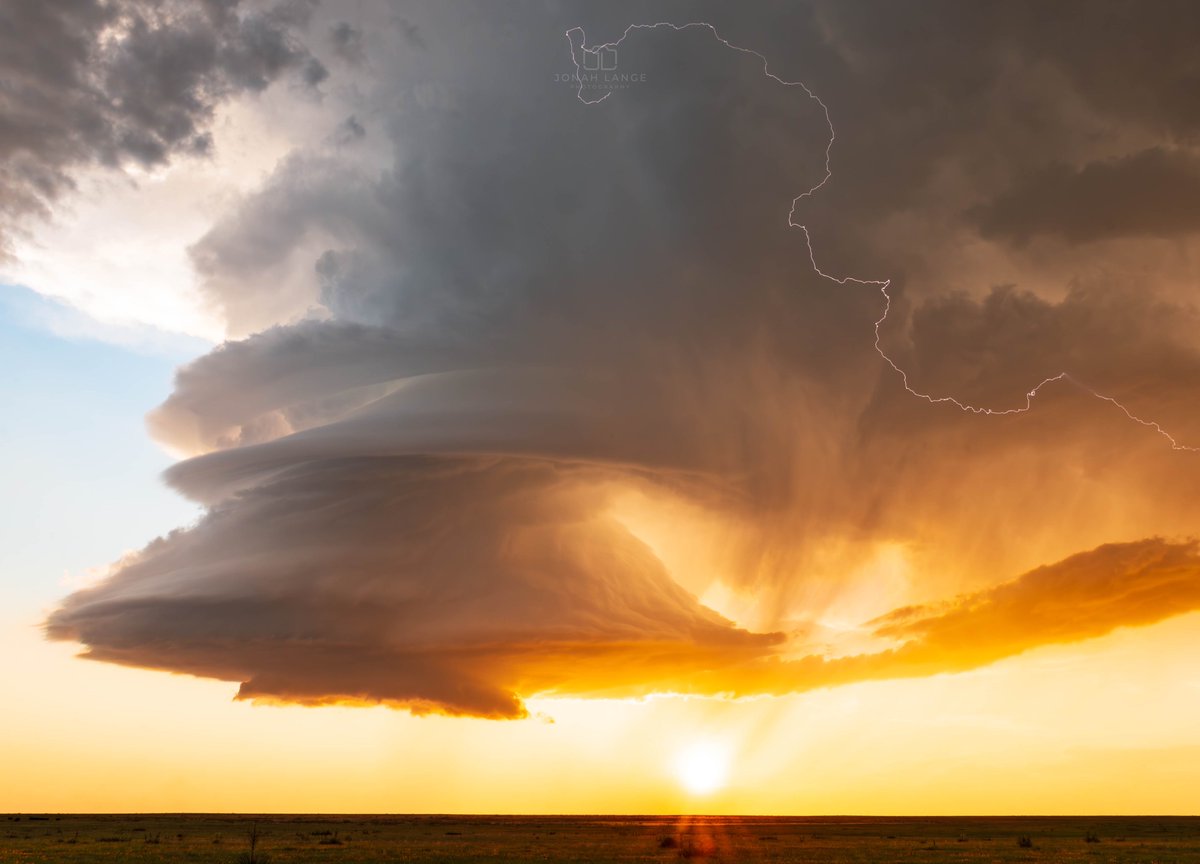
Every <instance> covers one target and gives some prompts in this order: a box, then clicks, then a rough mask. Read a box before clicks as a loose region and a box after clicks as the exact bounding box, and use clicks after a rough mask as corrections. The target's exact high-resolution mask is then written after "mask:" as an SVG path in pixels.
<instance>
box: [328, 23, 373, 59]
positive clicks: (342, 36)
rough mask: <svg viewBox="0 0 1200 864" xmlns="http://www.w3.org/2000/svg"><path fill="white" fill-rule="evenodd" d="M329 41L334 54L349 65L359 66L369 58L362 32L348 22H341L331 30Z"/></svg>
mask: <svg viewBox="0 0 1200 864" xmlns="http://www.w3.org/2000/svg"><path fill="white" fill-rule="evenodd" d="M329 41H330V44H332V45H333V53H334V54H336V55H337V56H338V57H341V58H342V59H343V60H345V61H346V62H347V63H351V64H354V65H357V64H359V63H362V62H363V60H365V59H366V57H367V55H366V51H365V49H364V48H363V33H362V30H360V29H358V28H357V27H355V26H354V25H353V24H351V23H350V22H348V21H339V22H337V23H336V24H334V25H333V26H332V27H330V28H329Z"/></svg>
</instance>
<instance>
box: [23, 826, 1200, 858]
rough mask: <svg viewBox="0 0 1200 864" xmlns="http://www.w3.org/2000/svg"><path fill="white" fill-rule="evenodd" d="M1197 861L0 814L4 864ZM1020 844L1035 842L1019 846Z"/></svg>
mask: <svg viewBox="0 0 1200 864" xmlns="http://www.w3.org/2000/svg"><path fill="white" fill-rule="evenodd" d="M252 826H257V831H258V834H259V840H258V842H257V849H256V856H255V861H256V862H260V864H289V862H310V861H316V862H341V864H361V862H375V861H384V862H392V861H408V862H426V861H429V862H472V861H549V862H566V861H571V862H584V861H586V862H606V861H612V862H616V861H679V860H681V859H699V860H707V861H738V862H743V861H744V862H757V861H762V862H767V861H780V862H783V861H811V862H823V864H841V862H858V864H874V862H880V864H885V862H902V861H903V862H934V861H936V862H1008V861H1017V862H1073V861H1079V862H1094V864H1102V862H1138V864H1184V862H1197V864H1200V817H1177V816H1170V817H1048V818H1036V817H1003V818H876V817H811V818H781V817H686V816H685V817H638V816H627V817H626V816H623V817H568V816H561V817H525V816H337V817H332V816H280V815H269V816H228V815H150V816H80V815H58V816H56V815H53V814H51V815H32V816H31V815H28V814H25V815H8V816H0V862H6V864H7V862H46V864H49V862H55V864H59V862H61V864H75V862H79V864H99V862H118V861H120V862H125V861H129V862H213V864H217V862H220V864H235V862H248V861H249V860H250V858H249V857H248V856H249V851H250V841H249V835H250V831H251V828H252ZM1021 838H1028V843H1029V844H1030V845H1027V846H1023V845H1022V840H1021Z"/></svg>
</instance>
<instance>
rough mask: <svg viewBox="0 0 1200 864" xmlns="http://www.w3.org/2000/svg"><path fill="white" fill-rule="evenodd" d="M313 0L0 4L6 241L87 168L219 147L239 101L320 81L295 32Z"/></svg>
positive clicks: (147, 162) (0, 227)
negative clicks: (217, 113)
mask: <svg viewBox="0 0 1200 864" xmlns="http://www.w3.org/2000/svg"><path fill="white" fill-rule="evenodd" d="M311 7H312V4H311V3H308V2H287V3H281V4H278V5H276V6H272V7H267V8H259V7H253V8H245V7H242V6H241V5H240V4H238V3H236V2H233V3H223V2H206V3H201V4H187V3H180V2H152V0H145V2H143V0H121V2H101V0H72V2H68V3H42V2H38V0H12V2H8V3H5V4H4V5H3V7H2V8H0V75H2V76H3V78H4V80H5V82H6V83H5V87H4V88H3V91H2V92H0V117H2V118H3V119H2V120H0V165H2V167H0V190H3V200H4V205H3V207H2V208H0V211H2V212H0V219H2V220H3V223H2V224H0V242H4V243H5V244H6V245H7V242H8V241H7V240H5V239H4V238H5V236H6V235H9V234H10V233H11V232H12V231H13V230H19V229H20V225H21V224H22V221H23V220H24V219H25V218H26V217H29V216H31V215H33V216H42V217H44V216H47V215H49V213H50V209H51V205H52V204H53V202H54V201H55V199H57V198H58V197H59V196H60V195H61V194H62V193H63V192H65V191H66V190H68V189H71V188H72V186H73V181H72V177H73V175H74V172H75V171H77V170H78V169H79V168H81V167H85V166H90V165H103V166H109V167H119V166H122V165H137V166H141V167H151V166H154V165H161V164H163V163H165V162H167V161H168V160H169V159H171V158H173V157H175V156H179V155H203V154H205V153H207V152H208V150H209V148H210V147H211V137H210V136H209V134H208V131H207V126H208V124H209V122H210V121H211V119H212V117H213V112H214V110H215V109H216V106H217V105H218V104H219V103H220V102H221V101H222V100H223V99H226V98H228V97H230V96H231V95H233V94H236V93H239V92H245V91H259V90H262V89H264V88H266V87H267V86H268V85H269V84H270V83H271V82H273V81H275V80H277V79H278V78H280V77H281V76H283V75H284V74H287V73H288V72H290V71H293V70H297V71H299V72H300V73H301V74H302V76H303V78H304V80H306V81H307V82H308V83H309V84H316V83H318V82H319V81H320V80H321V78H322V77H323V75H321V74H320V72H321V68H322V67H320V64H319V62H318V61H316V60H315V58H312V57H311V56H310V55H309V53H308V51H307V49H306V48H305V47H304V46H303V44H302V43H301V41H300V39H299V37H298V35H297V28H301V27H303V26H304V24H305V22H306V20H307V18H308V15H309V14H310V12H311Z"/></svg>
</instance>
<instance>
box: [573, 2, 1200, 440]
mask: <svg viewBox="0 0 1200 864" xmlns="http://www.w3.org/2000/svg"><path fill="white" fill-rule="evenodd" d="M660 28H666V29H668V30H673V31H675V32H681V31H683V30H691V29H702V30H707V31H708V32H709V33H711V34H712V36H713V38H714V39H716V40H717V41H718V42H720V43H721V44H722V45H724V46H725V47H726V48H728V49H730V50H731V51H737V52H738V53H740V54H749V55H750V56H751V57H755V58H757V59H758V60H760V61H761V62H762V71H763V75H765V76H766V77H767V78H770V79H771V80H772V81H776V82H778V83H779V84H782V85H783V86H784V87H796V88H799V89H800V90H802V91H803V92H804V95H805V96H807V97H808V98H809V99H811V100H812V101H814V102H816V103H817V105H819V106H820V108H821V112H822V114H823V115H824V117H825V125H826V126H827V127H828V128H829V140H828V142H827V143H826V144H825V174H824V176H822V177H821V180H820V182H818V183H817V184H816V185H814V186H812V187H811V188H809V189H808V190H806V191H804V192H801V193H800V194H799V195H797V196H796V197H795V198H793V199H792V207H791V209H790V210H789V211H788V227H789V228H799V229H800V231H801V232H803V234H804V244H805V246H806V247H807V248H808V260H809V263H811V264H812V269H813V272H814V273H816V274H817V275H818V276H820V277H821V278H822V279H827V280H828V281H830V282H833V283H835V284H837V285H842V286H845V285H847V284H853V285H862V286H864V287H866V286H870V287H873V288H877V289H878V290H879V293H880V294H881V295H882V296H883V314H882V315H880V316H879V318H878V319H876V321H875V353H877V354H878V355H879V356H880V357H881V358H883V361H884V362H885V363H887V365H888V366H890V367H891V368H892V370H893V371H895V372H896V374H897V375H899V376H900V381H901V383H902V384H903V385H904V389H905V390H907V391H908V392H909V393H911V394H912V395H913V396H915V397H917V398H918V399H923V400H925V401H926V402H928V403H930V404H931V405H943V404H945V405H953V406H954V407H955V408H958V409H959V410H960V411H963V412H966V413H970V414H988V415H997V416H1001V415H1005V414H1024V413H1025V412H1027V411H1029V410H1030V409H1032V408H1033V400H1034V399H1036V398H1037V397H1038V395H1039V394H1040V393H1041V391H1042V388H1044V387H1047V386H1048V385H1050V384H1055V383H1057V382H1059V381H1063V382H1066V383H1069V384H1073V385H1074V386H1075V387H1077V388H1079V389H1080V390H1082V391H1083V392H1085V393H1088V394H1089V395H1091V396H1093V397H1095V398H1096V399H1099V400H1100V401H1102V402H1108V403H1110V404H1111V405H1113V406H1114V407H1115V408H1117V410H1119V411H1120V412H1121V413H1122V414H1124V415H1125V416H1126V417H1127V418H1128V419H1130V420H1132V421H1133V422H1134V423H1138V424H1140V425H1142V426H1145V427H1146V428H1148V429H1152V430H1153V431H1155V432H1157V433H1158V434H1159V435H1161V436H1162V437H1163V438H1165V439H1166V440H1167V442H1168V443H1169V444H1170V445H1171V449H1172V450H1186V451H1188V452H1191V453H1200V447H1192V446H1189V445H1186V444H1181V443H1179V441H1177V440H1176V439H1175V437H1174V436H1173V435H1171V433H1170V432H1168V431H1167V430H1166V429H1164V428H1163V427H1162V426H1160V425H1159V424H1158V423H1157V422H1155V421H1154V420H1146V419H1145V418H1142V417H1139V416H1138V415H1136V414H1134V413H1133V412H1132V411H1130V410H1129V408H1127V407H1126V406H1125V405H1124V404H1122V403H1121V402H1120V401H1118V400H1117V399H1116V398H1115V397H1113V396H1108V395H1105V394H1104V393H1101V392H1099V391H1097V390H1094V389H1092V388H1091V387H1089V386H1087V385H1086V384H1083V383H1082V382H1080V381H1079V380H1078V379H1076V378H1074V377H1072V376H1071V374H1070V373H1068V372H1059V373H1058V374H1057V375H1051V376H1050V377H1048V378H1044V379H1043V380H1041V381H1040V382H1038V383H1037V384H1036V385H1035V386H1034V387H1032V388H1030V389H1029V390H1027V391H1026V392H1025V402H1024V404H1023V405H1016V406H1013V407H1010V408H990V407H985V406H979V405H971V404H969V403H967V402H963V401H961V400H959V399H957V398H955V397H954V396H934V395H932V394H929V393H924V392H922V391H920V390H917V389H916V388H914V387H913V386H912V384H911V383H909V378H908V372H906V371H905V370H904V369H903V367H901V366H900V365H899V364H898V363H896V361H895V360H893V359H892V358H891V357H890V356H889V355H888V353H887V352H886V351H884V350H883V345H882V344H881V343H880V339H881V337H880V328H881V327H882V326H883V325H884V323H885V322H886V321H887V319H888V314H889V313H890V312H891V310H892V295H891V294H890V293H889V291H888V289H889V288H890V287H891V284H892V281H891V280H890V279H859V278H857V277H855V276H833V275H831V274H829V273H826V272H825V271H824V270H822V269H821V268H820V267H819V266H818V265H817V258H816V254H815V253H814V252H813V244H812V235H811V234H810V233H809V231H808V226H807V225H805V224H803V223H802V222H797V221H796V208H797V207H798V206H799V205H800V202H801V201H803V200H804V199H805V198H809V197H811V196H812V195H814V194H816V192H817V191H818V190H819V189H821V188H822V187H823V186H824V185H825V184H826V183H828V182H829V181H830V180H831V179H832V178H833V170H832V168H831V167H830V160H831V158H832V153H833V144H834V142H835V141H836V140H837V130H835V129H834V128H833V119H832V118H831V117H830V114H829V107H828V106H827V105H826V104H825V103H824V102H822V101H821V99H820V98H819V97H818V96H817V95H816V94H815V93H813V92H812V90H810V89H809V88H808V85H806V84H805V83H804V82H803V81H786V80H784V79H783V78H780V77H779V76H778V75H776V74H775V73H774V72H772V71H771V69H770V64H769V62H768V61H767V57H766V55H764V54H762V53H761V52H759V51H755V50H754V49H753V48H743V47H741V46H740V45H734V44H733V43H732V42H730V41H729V40H728V39H726V38H725V37H724V36H722V35H721V34H720V33H719V32H718V31H717V28H716V27H714V26H713V25H712V24H709V23H707V22H704V21H692V22H689V23H687V24H672V23H670V22H668V21H660V22H658V23H656V24H630V25H629V26H628V27H626V28H625V32H624V33H622V34H621V38H620V39H617V40H615V41H613V42H605V43H603V44H600V45H593V46H592V47H590V48H589V47H588V46H587V43H586V41H585V40H586V37H585V34H584V32H583V28H582V27H572V28H571V29H570V30H568V31H567V32H566V37H567V42H568V43H569V44H570V46H571V62H572V63H573V64H574V65H575V76H576V79H577V80H578V81H579V89H578V90H577V91H576V93H575V96H576V98H577V99H579V101H580V102H582V103H584V104H585V105H597V104H599V103H601V102H603V101H604V100H605V99H607V98H608V97H609V96H611V95H612V93H613V91H611V90H609V91H608V92H606V93H605V94H604V95H603V96H601V97H599V98H598V99H592V100H588V99H586V98H585V97H584V95H583V79H582V76H581V74H580V72H581V69H580V62H579V54H578V53H577V51H578V52H582V53H583V54H591V55H593V56H595V57H596V59H597V61H599V59H600V52H601V51H605V50H607V49H616V48H617V46H619V45H620V44H621V43H622V42H624V41H625V39H626V38H627V37H628V36H629V34H630V33H632V32H633V31H635V30H658V29H660ZM577 36H578V42H579V44H578V48H577V47H576V38H577ZM597 67H598V68H599V63H597Z"/></svg>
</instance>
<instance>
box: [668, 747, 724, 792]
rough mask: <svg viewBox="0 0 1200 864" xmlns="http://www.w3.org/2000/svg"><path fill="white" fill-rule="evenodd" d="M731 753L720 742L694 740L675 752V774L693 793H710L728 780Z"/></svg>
mask: <svg viewBox="0 0 1200 864" xmlns="http://www.w3.org/2000/svg"><path fill="white" fill-rule="evenodd" d="M730 755H731V754H730V748H729V747H728V746H727V745H724V744H721V743H720V742H717V741H712V740H707V739H706V740H700V741H693V742H691V743H690V744H688V745H687V746H686V747H684V748H683V749H682V750H680V751H679V752H678V753H677V754H675V776H676V777H677V778H678V779H679V783H680V785H682V786H683V788H684V789H686V790H687V791H688V792H690V793H692V794H693V795H710V794H712V793H713V792H716V791H717V790H718V789H720V788H722V787H723V786H724V785H725V783H726V781H727V780H728V777H729V761H730Z"/></svg>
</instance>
